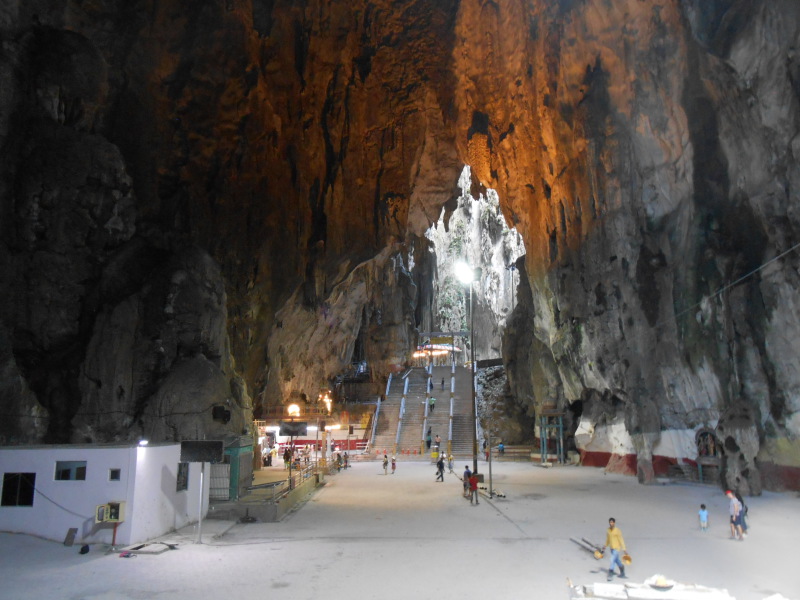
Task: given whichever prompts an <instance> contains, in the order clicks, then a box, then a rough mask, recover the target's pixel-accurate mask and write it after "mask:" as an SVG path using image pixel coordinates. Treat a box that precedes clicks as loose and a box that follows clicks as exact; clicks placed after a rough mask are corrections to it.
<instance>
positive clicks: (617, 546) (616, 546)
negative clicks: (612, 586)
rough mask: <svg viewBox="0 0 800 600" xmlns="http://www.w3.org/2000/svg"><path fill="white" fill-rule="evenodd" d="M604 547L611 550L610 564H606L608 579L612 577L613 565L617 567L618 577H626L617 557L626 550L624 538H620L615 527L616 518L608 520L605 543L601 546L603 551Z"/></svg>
mask: <svg viewBox="0 0 800 600" xmlns="http://www.w3.org/2000/svg"><path fill="white" fill-rule="evenodd" d="M606 547H608V548H609V549H610V550H611V564H610V565H609V566H608V578H607V579H608V581H611V580H612V579H613V578H614V566H618V567H619V576H620V578H622V579H627V577H626V575H625V567H624V566H623V564H622V561H621V560H620V558H619V554H620V552H622V553H623V554H624V553H625V552H626V550H625V540H624V539H623V538H622V532H621V531H620V530H619V529H617V520H616V519H615V518H613V517H612V518H610V519H609V520H608V530H607V531H606V543H605V546H603V552H605V551H606Z"/></svg>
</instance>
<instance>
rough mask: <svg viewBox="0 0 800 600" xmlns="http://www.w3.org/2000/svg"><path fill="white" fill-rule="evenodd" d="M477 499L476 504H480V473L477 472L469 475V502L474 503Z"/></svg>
mask: <svg viewBox="0 0 800 600" xmlns="http://www.w3.org/2000/svg"><path fill="white" fill-rule="evenodd" d="M473 500H475V504H480V502H478V473H477V472H475V473H473V474H472V475H470V476H469V503H470V504H472V501H473Z"/></svg>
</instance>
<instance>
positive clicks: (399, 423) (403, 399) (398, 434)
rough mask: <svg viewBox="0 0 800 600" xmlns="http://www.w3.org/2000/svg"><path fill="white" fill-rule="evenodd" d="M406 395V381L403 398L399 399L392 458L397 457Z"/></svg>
mask: <svg viewBox="0 0 800 600" xmlns="http://www.w3.org/2000/svg"><path fill="white" fill-rule="evenodd" d="M407 394H408V379H406V383H405V386H404V387H403V397H402V398H400V415H399V417H398V419H397V435H396V436H395V438H394V450H393V451H392V456H397V446H399V445H400V432H401V431H402V430H403V416H404V415H405V414H406V395H407Z"/></svg>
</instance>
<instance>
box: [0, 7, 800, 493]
mask: <svg viewBox="0 0 800 600" xmlns="http://www.w3.org/2000/svg"><path fill="white" fill-rule="evenodd" d="M0 34H1V35H2V44H3V45H2V49H3V52H2V54H0V79H2V82H3V85H2V86H0V146H2V148H3V156H4V158H5V160H4V161H2V164H0V232H2V235H1V236H0V281H1V282H2V284H3V289H4V290H6V291H7V293H6V302H4V303H2V306H1V307H0V367H1V368H0V374H1V375H0V378H1V380H0V411H1V412H2V413H3V418H2V419H0V423H1V424H0V427H2V430H0V434H2V435H3V438H4V441H5V443H23V442H30V441H47V442H61V441H71V440H84V439H90V440H97V441H102V440H117V439H135V438H136V437H137V436H140V435H151V436H155V437H162V438H164V439H167V438H169V439H172V438H177V439H181V438H186V437H190V438H193V437H196V436H198V435H200V436H202V435H204V434H210V433H213V434H214V435H222V433H225V434H226V435H232V436H233V435H239V434H240V433H241V430H242V429H244V428H246V427H247V425H248V423H249V420H250V415H251V411H252V410H255V411H256V412H258V411H259V410H260V409H261V408H262V407H265V406H270V405H277V404H281V403H282V402H284V401H286V400H288V399H289V398H292V397H297V396H298V395H305V396H306V397H314V396H315V395H316V394H317V392H318V391H319V388H320V386H322V385H324V384H325V383H326V382H327V381H329V380H330V378H331V377H334V376H335V375H336V374H337V373H338V372H340V370H341V369H342V368H343V367H345V366H346V365H347V363H348V362H349V361H350V360H351V357H352V353H353V349H354V348H355V347H356V346H359V347H360V348H362V349H363V351H364V352H363V354H364V355H365V356H367V357H369V360H370V362H371V363H372V365H371V366H372V368H373V372H374V373H378V374H379V375H378V376H380V375H381V374H383V375H385V374H386V373H388V371H389V370H391V369H394V368H397V367H398V366H400V365H402V364H403V362H404V361H405V360H406V358H407V354H406V353H407V352H408V351H410V349H411V347H412V346H413V345H414V336H415V328H416V327H417V326H422V325H423V323H422V319H423V317H422V316H421V312H422V311H421V309H420V306H424V307H430V306H433V299H432V297H431V295H430V293H431V289H430V288H429V287H428V286H430V281H431V279H432V272H431V270H432V269H433V268H434V264H435V263H433V261H430V260H427V259H425V258H424V257H423V256H422V254H423V253H425V252H427V249H428V242H427V241H426V240H425V239H424V235H425V231H426V230H427V229H428V228H429V227H430V226H431V224H432V223H434V222H435V221H437V220H438V219H439V216H440V214H441V211H442V207H443V206H444V207H445V210H446V211H452V210H453V207H454V206H455V204H454V199H455V198H456V197H457V196H458V193H459V192H458V189H457V182H458V178H459V174H460V172H461V170H462V168H463V165H464V164H468V165H469V166H470V168H471V171H472V175H473V179H474V180H475V184H474V187H475V188H476V189H475V190H474V191H473V195H474V196H477V194H480V193H481V192H483V191H485V189H486V188H491V189H494V190H496V192H497V194H498V198H499V202H500V208H501V209H502V213H503V215H504V216H505V218H506V220H507V222H508V224H509V226H512V227H515V228H516V230H517V231H518V232H519V233H520V235H521V236H522V238H523V240H524V243H525V249H526V256H525V259H524V264H520V268H519V269H518V273H519V274H520V275H521V276H523V275H524V281H520V292H519V294H518V304H517V307H516V308H515V314H514V315H513V316H512V317H511V318H510V319H509V320H510V324H509V327H508V335H507V336H506V339H505V341H504V349H503V354H504V357H505V361H506V367H507V374H508V380H509V385H510V390H511V392H512V397H513V399H512V400H511V402H512V404H513V405H514V406H513V407H512V408H511V409H509V411H508V412H507V414H508V415H510V416H509V417H508V418H514V417H513V415H514V414H520V415H522V414H525V415H530V413H531V411H534V412H535V410H537V409H538V408H539V407H541V405H543V404H544V403H550V402H555V403H556V405H557V406H559V407H561V408H562V409H564V410H565V412H568V413H569V414H570V419H571V423H572V429H573V431H574V437H573V439H574V441H575V443H576V445H577V447H578V449H580V450H582V452H583V456H584V463H585V464H603V465H604V466H608V467H609V468H619V469H622V470H626V471H630V472H632V473H637V474H638V476H639V478H640V479H641V480H642V481H643V482H647V481H650V480H651V479H652V478H653V477H654V476H656V475H657V474H658V473H660V472H661V471H662V470H663V468H664V465H665V464H667V463H670V462H672V463H675V462H677V463H681V462H685V461H692V460H694V459H695V458H696V453H697V451H696V446H695V439H694V438H695V435H696V433H697V432H698V431H699V430H700V429H705V430H716V432H717V437H718V438H719V440H718V441H719V444H718V446H717V447H720V448H722V449H723V452H724V453H725V454H724V457H723V460H722V469H723V472H722V478H723V482H724V483H726V484H730V485H736V486H738V487H739V488H740V489H743V490H747V491H749V492H751V493H758V492H759V490H760V489H761V487H762V486H768V487H779V486H782V485H783V486H792V487H800V446H798V442H797V439H798V437H797V436H798V434H800V368H798V364H799V363H798V359H797V350H798V345H797V342H796V340H797V339H800V336H798V334H800V317H798V315H799V314H800V311H798V310H797V308H796V304H795V303H796V300H795V296H796V291H797V289H798V287H800V279H799V277H798V271H797V266H798V264H799V260H800V259H799V258H798V255H797V252H796V248H795V245H796V244H797V243H798V242H797V238H798V235H797V234H798V218H799V217H798V205H799V202H798V193H797V189H798V183H799V182H800V168H798V164H800V161H798V154H800V143H798V141H797V140H798V139H800V138H798V131H800V128H798V116H799V114H800V113H799V112H798V94H799V92H800V85H798V81H800V58H798V56H797V43H798V39H799V38H800V7H798V6H797V5H796V3H794V2H791V1H790V0H777V1H770V2H766V1H763V2H749V1H745V0H720V1H717V2H706V1H704V0H684V1H682V2H678V1H677V0H654V1H652V2H640V1H638V0H583V1H580V2H575V1H571V0H569V1H568V0H561V1H558V2H552V1H547V2H545V1H540V0H509V1H507V2H492V1H487V0H461V1H456V0H441V1H437V2H430V1H422V0H407V1H403V2H389V1H388V0H357V1H354V2H349V3H341V2H330V1H328V0H307V1H305V2H290V1H288V0H242V1H237V2H233V1H231V0H214V1H202V2H201V1H190V2H176V1H168V2H153V1H152V0H133V1H130V2H116V1H114V0H109V1H106V2H94V3H85V2H77V1H74V0H56V1H48V2H43V1H42V0H30V1H26V2H22V1H19V0H17V1H11V2H6V3H4V4H3V6H2V7H0ZM773 259H774V260H773ZM764 265H766V266H764ZM762 266H764V267H763V268H762ZM419 284H422V285H419ZM215 406H221V407H227V408H225V410H230V412H231V418H230V420H229V421H228V422H225V423H223V422H222V421H221V420H219V419H217V420H214V419H213V415H212V414H210V413H213V408H214V407H215ZM209 411H210V412H209ZM508 430H509V431H510V432H513V431H515V430H516V428H514V427H509V428H508ZM531 433H532V432H531ZM520 435H524V433H523V432H521V431H520Z"/></svg>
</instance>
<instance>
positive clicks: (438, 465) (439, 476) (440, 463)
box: [436, 455, 444, 483]
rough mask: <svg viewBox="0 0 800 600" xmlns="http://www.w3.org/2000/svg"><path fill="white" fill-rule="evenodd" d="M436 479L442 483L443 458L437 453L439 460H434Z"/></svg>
mask: <svg viewBox="0 0 800 600" xmlns="http://www.w3.org/2000/svg"><path fill="white" fill-rule="evenodd" d="M436 481H441V482H442V483H444V458H442V456H441V455H439V460H437V461H436Z"/></svg>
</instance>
